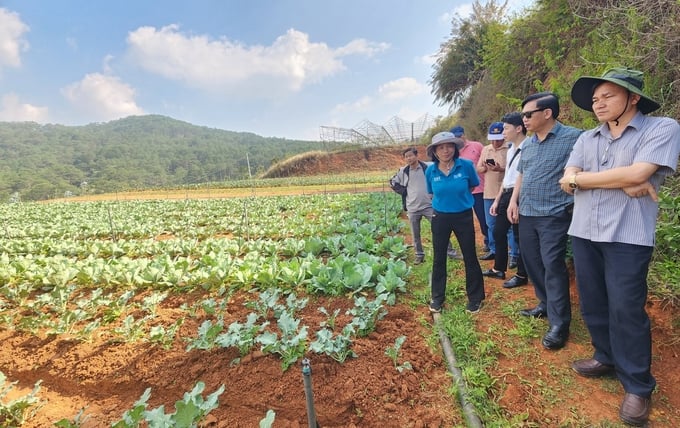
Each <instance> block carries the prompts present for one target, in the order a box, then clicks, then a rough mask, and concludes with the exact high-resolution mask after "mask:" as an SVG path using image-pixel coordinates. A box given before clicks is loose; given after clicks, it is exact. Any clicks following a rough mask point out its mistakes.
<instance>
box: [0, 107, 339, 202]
mask: <svg viewBox="0 0 680 428" xmlns="http://www.w3.org/2000/svg"><path fill="white" fill-rule="evenodd" d="M319 145H320V143H319V142H316V141H299V140H288V139H284V138H265V137H261V136H259V135H256V134H252V133H246V132H233V131H225V130H220V129H214V128H208V127H202V126H195V125H192V124H189V123H186V122H182V121H179V120H175V119H172V118H169V117H165V116H159V115H147V116H131V117H128V118H125V119H120V120H116V121H111V122H107V123H95V124H89V125H85V126H64V125H52V124H50V125H40V124H37V123H33V122H21V123H15V122H2V123H0V200H2V201H7V200H8V199H10V198H11V197H14V198H15V199H20V200H43V199H49V198H55V197H62V196H64V195H68V194H73V195H79V194H83V193H103V192H113V191H124V190H134V189H143V188H159V187H176V186H184V185H188V184H194V183H205V182H212V181H224V180H230V179H242V178H247V177H248V176H249V172H250V173H252V174H253V175H256V174H258V173H261V172H262V171H264V170H266V169H267V168H268V167H269V166H270V165H271V164H272V163H274V162H276V161H278V160H280V159H284V158H287V157H289V156H291V155H294V154H297V153H301V152H305V151H309V150H313V149H316V148H318V147H319ZM327 145H328V144H327Z"/></svg>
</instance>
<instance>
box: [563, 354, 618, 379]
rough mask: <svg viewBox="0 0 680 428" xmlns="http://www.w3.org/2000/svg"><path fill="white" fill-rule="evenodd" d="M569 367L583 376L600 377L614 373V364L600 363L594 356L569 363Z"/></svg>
mask: <svg viewBox="0 0 680 428" xmlns="http://www.w3.org/2000/svg"><path fill="white" fill-rule="evenodd" d="M571 368H572V369H574V371H575V372H576V373H578V374H580V375H581V376H585V377H602V376H611V375H613V374H614V372H615V370H614V366H610V365H608V364H602V363H601V362H599V361H597V360H596V359H594V358H588V359H585V360H576V361H574V362H573V363H571Z"/></svg>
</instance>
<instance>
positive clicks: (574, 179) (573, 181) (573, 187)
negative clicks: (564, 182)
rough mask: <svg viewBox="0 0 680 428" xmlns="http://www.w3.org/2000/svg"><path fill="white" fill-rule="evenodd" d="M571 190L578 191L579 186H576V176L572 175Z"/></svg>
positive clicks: (570, 180)
mask: <svg viewBox="0 0 680 428" xmlns="http://www.w3.org/2000/svg"><path fill="white" fill-rule="evenodd" d="M569 188H571V190H576V189H578V184H576V174H574V175H572V176H571V178H570V179H569Z"/></svg>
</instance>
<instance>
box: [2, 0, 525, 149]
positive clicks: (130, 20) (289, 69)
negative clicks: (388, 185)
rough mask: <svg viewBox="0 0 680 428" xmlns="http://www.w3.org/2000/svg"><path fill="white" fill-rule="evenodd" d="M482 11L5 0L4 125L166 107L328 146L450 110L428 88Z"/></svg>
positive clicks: (297, 1) (371, 4)
mask: <svg viewBox="0 0 680 428" xmlns="http://www.w3.org/2000/svg"><path fill="white" fill-rule="evenodd" d="M530 3H531V1H530V0H515V1H512V0H511V1H509V5H510V6H511V7H512V8H513V10H519V9H520V8H521V7H523V6H526V5H527V4H530ZM470 11H471V3H470V2H464V1H462V0H453V1H448V2H446V1H436V0H421V1H416V0H411V1H407V0H370V1H365V0H363V1H361V0H342V1H340V0H324V1H319V0H279V1H276V0H263V1H258V0H251V1H248V0H242V1H236V0H192V1H186V0H184V1H178V0H163V1H151V0H134V1H128V0H115V1H92V0H87V1H85V0H65V1H50V0H9V1H5V0H0V121H35V122H38V123H59V124H64V125H85V124H88V123H92V122H108V121H110V120H115V119H119V118H123V117H127V116H130V115H141V114H160V115H164V116H169V117H172V118H175V119H179V120H183V121H186V122H190V123H192V124H195V125H201V126H208V127H213V128H219V129H225V130H230V131H239V132H240V131H246V132H253V133H256V134H258V135H262V136H265V137H284V138H291V139H304V140H317V139H319V135H320V127H321V126H337V127H342V128H352V127H354V126H355V125H357V124H359V123H360V122H362V121H364V120H369V121H371V122H373V123H376V124H385V123H386V122H388V121H389V120H390V119H391V118H393V117H394V116H397V117H399V118H401V119H403V120H405V121H407V122H412V121H416V120H417V119H419V118H421V117H423V116H424V115H425V114H427V115H429V116H432V117H435V116H439V115H446V114H447V111H448V108H447V106H438V105H437V104H435V103H434V97H433V96H432V95H431V92H430V86H429V84H428V83H427V82H428V81H429V79H430V76H431V75H432V62H433V54H435V53H436V52H437V51H438V49H439V45H440V44H441V43H442V42H443V41H445V40H447V39H448V37H449V35H450V31H451V19H452V17H453V16H454V15H455V14H458V15H459V16H463V17H465V16H468V15H469V13H470Z"/></svg>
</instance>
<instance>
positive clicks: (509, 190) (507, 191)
mask: <svg viewBox="0 0 680 428" xmlns="http://www.w3.org/2000/svg"><path fill="white" fill-rule="evenodd" d="M513 189H514V187H508V188H505V189H503V193H512V190H513Z"/></svg>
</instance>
